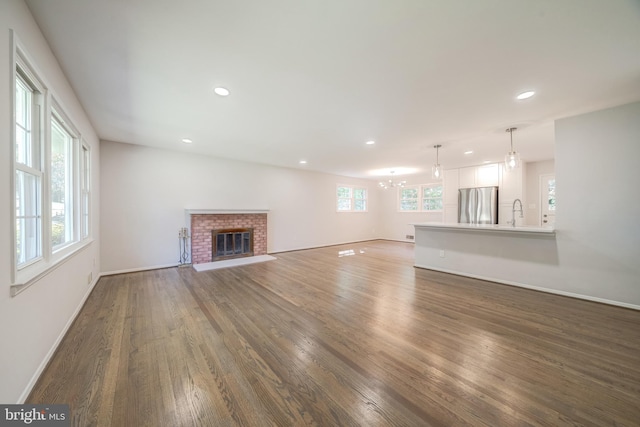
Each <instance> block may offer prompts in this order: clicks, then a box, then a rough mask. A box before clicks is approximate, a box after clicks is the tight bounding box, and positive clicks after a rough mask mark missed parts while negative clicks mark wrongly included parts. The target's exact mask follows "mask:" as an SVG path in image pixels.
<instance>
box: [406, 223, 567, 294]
mask: <svg viewBox="0 0 640 427" xmlns="http://www.w3.org/2000/svg"><path fill="white" fill-rule="evenodd" d="M412 225H413V226H414V227H415V262H414V265H415V266H416V267H419V268H426V269H430V270H438V271H443V272H446V273H453V274H459V275H462V276H468V277H475V278H478V279H484V280H490V281H494V282H499V283H505V284H509V285H516V286H522V287H527V288H533V289H540V290H547V289H546V288H547V286H548V285H547V284H548V283H549V280H550V277H548V276H549V275H550V272H551V270H553V268H554V267H556V266H557V265H558V249H557V245H556V231H555V230H554V229H553V228H548V227H529V226H522V227H521V226H516V227H513V226H510V225H493V224H490V225H478V224H457V223H439V222H425V223H417V224H412Z"/></svg>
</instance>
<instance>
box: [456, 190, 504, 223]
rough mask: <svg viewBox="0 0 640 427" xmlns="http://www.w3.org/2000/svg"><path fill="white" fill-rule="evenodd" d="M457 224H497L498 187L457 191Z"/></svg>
mask: <svg viewBox="0 0 640 427" xmlns="http://www.w3.org/2000/svg"><path fill="white" fill-rule="evenodd" d="M458 222H459V223H465V224H497V223H498V187H476V188H461V189H460V190H458Z"/></svg>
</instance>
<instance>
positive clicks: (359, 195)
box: [353, 188, 367, 199]
mask: <svg viewBox="0 0 640 427" xmlns="http://www.w3.org/2000/svg"><path fill="white" fill-rule="evenodd" d="M353 197H354V198H356V199H366V198H367V190H365V189H364V188H354V189H353Z"/></svg>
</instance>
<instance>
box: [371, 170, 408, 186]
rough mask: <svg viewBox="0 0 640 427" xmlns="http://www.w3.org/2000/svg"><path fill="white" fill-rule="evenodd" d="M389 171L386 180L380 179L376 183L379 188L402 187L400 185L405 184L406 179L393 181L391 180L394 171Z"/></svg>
mask: <svg viewBox="0 0 640 427" xmlns="http://www.w3.org/2000/svg"><path fill="white" fill-rule="evenodd" d="M389 173H390V175H391V177H390V178H389V179H388V180H386V181H380V182H379V183H378V185H379V186H380V188H384V189H385V190H386V189H388V188H394V187H400V188H402V187H404V186H405V184H406V183H407V181H404V180H403V181H394V180H393V176H394V175H393V174H394V173H396V172H395V171H391V172H389Z"/></svg>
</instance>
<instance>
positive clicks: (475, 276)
mask: <svg viewBox="0 0 640 427" xmlns="http://www.w3.org/2000/svg"><path fill="white" fill-rule="evenodd" d="M414 267H417V268H422V269H425V270H434V271H440V272H442V273H449V274H455V275H457V276H464V277H471V278H472V279H480V280H484V281H487V282H494V283H500V284H502V285H509V286H517V287H519V288H525V289H531V290H534V291H539V292H545V293H548V294H556V295H562V296H565V297H570V298H577V299H581V300H586V301H593V302H599V303H602V304H608V305H615V306H619V307H624V308H630V309H632V310H640V305H634V304H628V303H626V302H620V301H614V300H609V299H605V298H598V297H592V296H589V295H582V294H576V293H573V292H565V291H559V290H556V289H550V288H543V287H541V286H533V285H526V284H524V283H520V282H513V281H511V280H501V279H496V278H493V277H486V276H481V275H478V274H470V273H463V272H460V271H456V270H448V269H446V268H437V267H427V266H425V265H419V264H414Z"/></svg>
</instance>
